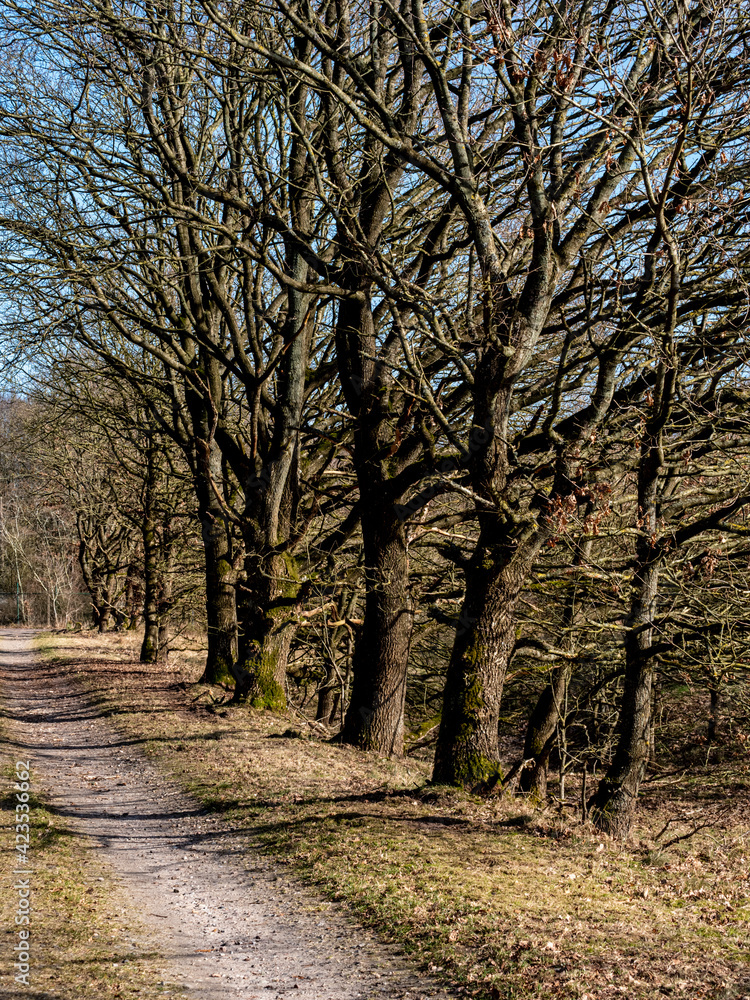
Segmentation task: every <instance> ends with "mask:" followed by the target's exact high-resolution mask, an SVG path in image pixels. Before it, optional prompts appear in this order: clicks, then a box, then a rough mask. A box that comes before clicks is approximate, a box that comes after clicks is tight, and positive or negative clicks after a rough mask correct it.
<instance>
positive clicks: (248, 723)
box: [44, 634, 750, 1000]
mask: <svg viewBox="0 0 750 1000" xmlns="http://www.w3.org/2000/svg"><path fill="white" fill-rule="evenodd" d="M44 646H45V650H46V653H47V655H49V656H51V657H54V658H55V659H56V660H57V661H58V663H59V664H60V667H61V669H65V670H66V671H67V672H69V673H72V674H73V675H74V676H75V677H76V678H77V679H78V681H79V683H80V684H81V685H83V686H84V687H85V689H86V690H87V691H88V693H89V695H90V697H92V698H94V699H95V700H96V701H97V702H98V703H99V704H100V706H101V709H102V711H104V712H106V713H109V714H111V715H112V717H113V722H114V723H115V724H116V725H117V726H118V727H119V728H120V729H122V730H123V732H125V733H127V734H128V735H129V736H132V737H135V738H137V739H138V740H140V741H141V742H142V744H143V746H144V748H145V750H146V751H147V752H148V753H149V754H150V755H151V756H152V757H153V758H154V760H155V761H156V762H158V764H159V765H160V766H161V767H162V768H163V769H164V770H165V771H166V772H168V773H170V774H171V775H173V776H174V777H175V778H177V780H179V781H180V782H181V783H182V784H183V786H185V787H186V788H188V789H189V790H190V791H192V792H193V794H195V795H196V796H198V797H199V798H200V799H201V800H202V801H203V802H204V803H206V804H208V805H210V806H211V807H212V808H214V809H215V810H217V811H219V812H221V813H222V814H223V815H224V817H225V819H226V821H227V822H228V823H232V824H233V825H234V826H240V827H242V828H243V829H244V830H246V832H247V835H248V837H249V839H250V841H251V842H252V843H253V844H256V845H258V846H260V847H261V848H262V849H263V850H265V851H269V852H274V853H275V854H277V855H278V857H279V859H280V860H283V861H284V862H285V863H288V864H289V865H290V866H292V867H293V868H294V869H295V870H296V871H297V872H298V873H299V874H300V875H302V876H303V877H304V878H305V879H307V880H308V881H310V882H312V883H314V884H316V885H317V886H319V887H320V889H321V891H323V892H325V893H326V894H327V895H330V896H332V897H335V898H338V899H341V900H344V901H346V902H347V903H348V904H349V905H350V906H351V907H352V908H353V909H354V910H355V911H356V912H357V914H358V916H359V917H360V919H364V920H366V921H368V922H369V923H371V924H373V925H375V926H377V927H378V928H379V929H380V930H381V933H383V935H384V936H385V937H387V938H389V939H391V940H393V941H397V942H399V943H400V944H401V945H402V946H403V947H404V948H405V949H406V950H407V951H411V952H413V953H414V954H415V955H416V956H417V957H418V959H419V960H420V961H421V962H422V963H423V965H424V966H425V967H427V968H431V969H432V970H434V971H439V972H440V971H441V972H443V974H444V975H445V976H446V977H448V978H449V979H450V980H452V981H453V982H455V983H460V984H462V986H463V989H464V991H465V992H466V993H467V994H468V995H474V996H477V997H491V998H500V997H502V998H513V997H517V998H524V1000H526V998H528V1000H547V998H578V1000H583V998H588V1000H615V998H618V1000H619V998H621V997H627V998H633V1000H647V998H656V997H669V996H673V997H684V998H687V1000H698V998H700V1000H719V998H722V1000H740V998H746V1000H747V998H750V965H749V964H748V958H749V956H750V952H749V951H748V945H749V944H750V872H749V871H748V869H749V867H750V843H748V836H749V835H750V831H749V828H748V821H747V817H748V808H747V805H748V781H747V769H746V767H745V766H744V765H739V764H736V763H735V764H734V765H732V767H733V770H732V769H731V768H730V769H729V770H727V769H725V771H721V770H716V769H714V770H712V771H709V770H708V769H707V770H706V774H705V775H704V776H703V780H702V781H700V782H697V783H696V782H695V780H694V779H691V780H687V779H685V780H682V781H681V783H676V782H675V779H674V778H668V777H665V778H664V780H663V781H662V782H661V783H660V782H653V783H652V784H650V785H649V786H648V791H647V795H646V799H645V808H644V810H643V824H642V826H641V828H640V829H639V830H638V831H637V835H636V837H635V839H634V841H633V842H632V843H631V844H628V845H621V844H617V843H614V842H611V841H609V840H607V839H606V838H601V837H600V836H598V835H596V834H595V832H594V831H592V830H591V829H590V828H589V827H588V826H587V825H585V824H582V823H580V822H579V821H578V820H577V819H576V818H575V817H571V816H570V815H566V816H561V815H558V814H557V813H555V812H550V811H547V812H534V811H533V810H532V809H531V807H530V806H529V805H528V804H526V803H523V802H521V803H519V802H518V801H514V800H512V799H503V798H494V799H489V800H488V799H478V798H475V797H472V796H469V795H466V794H462V793H458V792H455V791H452V790H449V789H440V788H434V787H431V786H429V784H428V770H427V766H426V765H425V764H423V763H421V762H419V761H406V762H398V761H387V760H383V759H382V758H379V757H377V756H375V755H373V754H366V753H361V752H358V751H355V750H352V749H351V748H347V747H339V746H335V745H331V744H329V743H326V742H324V741H322V740H321V739H320V738H319V736H317V735H316V734H315V732H314V729H313V728H312V727H311V726H310V725H308V724H307V723H306V722H305V721H304V720H303V719H301V718H300V717H299V716H295V717H289V718H286V717H285V718H279V717H271V716H260V715H257V714H253V713H252V712H250V711H249V710H248V709H246V708H240V707H231V706H227V705H219V704H217V703H216V702H217V700H218V699H219V698H220V696H221V695H222V694H223V692H221V691H220V690H219V689H214V690H209V689H208V688H205V687H200V686H196V685H194V683H193V682H194V681H195V679H196V677H197V676H198V675H199V672H200V664H199V662H198V660H197V659H196V658H195V657H192V658H191V659H188V658H187V657H185V658H183V659H181V660H178V662H177V664H176V665H175V666H174V667H172V668H171V669H170V670H169V671H164V670H162V669H161V668H159V669H155V668H150V667H145V666H143V665H140V664H138V663H137V662H135V661H134V650H135V640H134V638H133V637H129V636H104V637H100V636H98V635H92V634H88V635H82V636H75V637H71V636H67V635H61V636H52V637H46V638H45V639H44ZM691 781H692V782H693V783H691ZM728 781H731V782H732V784H733V787H734V799H733V802H732V808H731V810H730V809H727V808H726V807H725V803H724V794H723V793H724V789H725V788H726V785H727V782H728ZM670 782H671V784H670ZM668 820H669V821H670V822H669V824H668V826H667V828H666V831H664V832H661V831H662V828H663V827H664V825H665V823H667V821H668ZM702 823H707V824H708V825H707V826H705V827H703V828H701V829H698V830H696V832H695V833H693V834H692V835H690V836H688V835H689V834H691V831H692V830H694V829H695V828H697V827H701V824H702ZM660 833H661V835H660V836H658V837H657V834H660ZM683 836H684V838H685V839H681V840H678V841H677V842H676V843H674V844H673V845H672V846H670V847H664V846H663V845H664V843H665V842H667V843H668V842H669V841H670V840H675V838H678V837H683Z"/></svg>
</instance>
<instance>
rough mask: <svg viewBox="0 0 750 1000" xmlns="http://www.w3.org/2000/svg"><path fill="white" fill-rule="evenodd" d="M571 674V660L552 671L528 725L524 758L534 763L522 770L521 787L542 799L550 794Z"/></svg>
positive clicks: (520, 788) (519, 785) (519, 784)
mask: <svg viewBox="0 0 750 1000" xmlns="http://www.w3.org/2000/svg"><path fill="white" fill-rule="evenodd" d="M570 674H571V665H570V662H569V661H565V662H564V663H562V664H560V665H559V666H557V667H555V668H554V669H553V670H552V674H551V676H550V680H549V683H548V684H547V685H545V687H544V690H543V691H542V693H541V694H540V695H539V699H538V701H537V703H536V705H535V706H534V711H533V712H532V713H531V717H530V718H529V723H528V726H527V727H526V739H525V741H524V747H523V759H524V761H532V763H531V764H529V765H528V766H527V767H524V768H523V770H522V771H521V777H520V780H519V783H518V787H519V790H520V791H521V792H524V793H526V794H531V795H532V796H535V797H536V798H537V799H538V800H539V801H540V802H543V801H544V800H545V799H546V797H547V763H548V761H549V755H550V752H551V750H552V744H553V737H554V735H555V730H556V729H557V723H558V722H559V720H560V714H561V711H562V708H561V706H562V704H563V701H564V699H565V688H566V686H567V684H568V681H569V679H570Z"/></svg>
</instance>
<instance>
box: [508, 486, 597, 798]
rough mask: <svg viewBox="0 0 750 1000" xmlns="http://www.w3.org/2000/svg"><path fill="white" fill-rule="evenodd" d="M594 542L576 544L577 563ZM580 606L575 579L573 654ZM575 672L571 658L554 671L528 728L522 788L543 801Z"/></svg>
mask: <svg viewBox="0 0 750 1000" xmlns="http://www.w3.org/2000/svg"><path fill="white" fill-rule="evenodd" d="M592 510H593V503H592V502H591V501H589V502H588V503H587V504H586V505H585V507H584V510H583V517H582V519H581V520H582V521H583V523H585V521H586V518H587V517H588V515H589V514H591V512H592ZM592 544H593V543H592V539H590V538H587V539H584V540H583V541H582V542H579V543H578V544H577V545H576V551H575V559H574V566H582V565H583V564H584V562H585V561H586V560H587V559H588V558H589V557H590V555H591V548H592ZM579 607H580V602H579V600H578V581H577V580H575V579H574V580H573V581H572V582H571V590H570V591H569V593H568V596H567V598H566V601H565V608H564V611H563V623H562V624H563V628H564V630H565V633H567V634H566V635H565V637H564V638H563V644H564V646H565V649H566V652H570V653H572V652H573V651H574V649H575V640H574V639H573V636H572V629H573V626H574V625H575V623H576V618H577V615H578V611H579ZM571 672H572V664H571V662H570V661H569V660H566V661H564V662H563V663H561V664H559V665H558V666H556V667H555V668H554V669H553V670H552V672H551V674H550V679H549V683H548V684H547V685H546V686H545V688H544V690H543V691H542V693H541V694H540V695H539V700H538V701H537V703H536V706H535V708H534V711H533V712H532V713H531V717H530V718H529V723H528V726H527V727H526V740H525V742H524V748H523V759H524V761H528V760H531V761H533V763H532V764H530V765H529V766H528V767H525V768H523V770H522V771H521V778H520V781H519V790H520V791H521V792H525V793H530V794H532V795H534V796H536V797H537V798H538V799H539V801H544V800H545V799H546V797H547V763H548V761H549V755H550V752H551V750H552V744H553V741H554V736H555V730H556V729H557V725H558V722H559V721H560V718H561V715H562V711H563V704H564V702H565V692H566V690H567V686H568V682H569V681H570V675H571ZM561 766H562V765H561Z"/></svg>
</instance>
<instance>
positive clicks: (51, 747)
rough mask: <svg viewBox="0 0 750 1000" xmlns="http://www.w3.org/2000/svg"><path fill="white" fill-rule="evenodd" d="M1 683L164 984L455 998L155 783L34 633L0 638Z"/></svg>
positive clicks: (195, 990)
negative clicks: (143, 930) (157, 958)
mask: <svg viewBox="0 0 750 1000" xmlns="http://www.w3.org/2000/svg"><path fill="white" fill-rule="evenodd" d="M0 684H2V699H3V702H4V707H5V710H6V713H7V715H6V723H5V729H6V732H7V734H8V736H9V737H10V738H11V739H12V740H13V741H14V743H15V745H16V746H17V747H18V748H19V751H23V753H22V754H21V755H22V756H23V757H26V756H28V757H29V758H30V760H31V766H32V782H33V784H34V787H35V788H36V790H37V791H40V790H43V791H44V793H45V794H46V796H47V797H48V799H49V801H50V803H51V805H52V807H53V808H54V809H55V811H56V812H57V813H58V814H59V815H60V816H61V817H62V818H63V820H64V822H65V824H66V825H67V826H68V827H69V828H70V829H72V830H74V831H76V832H77V833H80V834H84V835H85V836H86V837H87V838H88V840H89V843H90V845H91V846H92V848H93V849H95V850H96V851H97V852H99V854H100V856H102V857H103V858H104V859H105V860H106V862H107V863H108V864H109V865H110V866H111V868H112V869H113V871H114V873H115V875H116V876H119V879H120V882H121V885H122V886H123V889H124V891H125V892H126V894H127V896H128V898H129V899H130V900H131V904H132V908H133V913H134V915H135V916H137V918H138V920H139V921H140V922H141V923H142V924H145V925H146V926H147V927H148V928H149V936H150V942H151V943H152V944H155V946H156V948H157V950H158V951H159V953H160V954H161V955H163V960H164V977H165V979H167V980H170V981H173V982H176V983H179V984H181V985H182V986H183V987H184V988H186V989H187V990H189V991H190V992H191V993H192V995H194V996H195V997H200V998H201V1000H219V998H221V1000H235V998H237V1000H254V998H268V1000H273V998H282V997H290V996H294V997H297V998H299V1000H355V998H384V1000H396V998H404V1000H405V998H410V1000H425V998H427V997H431V998H437V1000H450V998H451V997H452V996H453V994H450V993H448V992H446V991H445V990H444V989H443V988H441V987H440V986H439V985H438V984H436V983H433V982H431V981H430V980H429V979H427V978H426V977H425V976H423V975H421V974H419V973H418V972H417V971H416V970H415V969H414V968H413V967H412V966H410V965H409V963H408V961H407V960H406V959H405V958H403V957H402V956H399V955H398V954H397V953H396V952H395V951H393V950H392V949H390V948H388V947H387V946H385V945H383V944H381V943H379V942H378V941H377V940H376V938H375V937H374V936H373V935H372V934H370V933H369V932H368V931H366V930H363V929H362V927H360V926H358V925H357V924H356V922H355V921H354V919H353V918H352V917H351V916H349V915H348V914H347V913H346V912H345V911H344V910H343V909H341V908H339V907H338V906H336V905H334V904H331V903H328V902H325V901H323V900H321V899H318V898H316V897H315V896H314V894H313V893H311V892H309V891H308V890H306V889H305V888H303V887H301V886H300V885H298V884H297V883H295V882H294V881H293V880H292V879H290V878H289V877H288V876H287V875H286V874H285V873H283V872H282V871H280V870H278V869H277V868H276V867H275V866H274V865H273V862H272V861H269V860H268V859H266V858H264V857H262V856H261V855H259V854H257V853H255V852H253V850H252V848H250V847H249V846H248V845H247V843H245V842H243V841H242V840H241V839H240V837H239V836H238V835H237V834H236V833H233V832H232V831H231V830H227V829H226V827H225V826H224V825H222V824H221V822H220V821H218V820H217V819H216V818H214V817H212V816H210V815H206V814H205V813H204V812H203V811H202V809H201V807H200V806H199V805H198V804H197V803H196V802H194V801H192V800H191V799H190V798H188V797H187V796H185V795H184V794H183V793H182V792H181V791H180V790H179V789H178V788H177V787H176V786H174V785H172V784H170V783H169V782H168V781H166V780H165V779H164V777H163V776H162V775H161V774H160V773H159V772H158V771H157V770H156V768H155V767H154V766H153V765H152V764H151V763H150V762H149V761H148V759H147V758H146V757H145V756H144V755H143V754H142V753H141V752H140V751H139V749H138V747H137V746H135V745H133V742H132V740H129V739H126V738H124V737H123V736H122V734H120V733H118V731H117V730H116V728H115V727H114V726H113V724H112V723H111V721H110V720H108V719H106V718H101V717H98V715H97V709H96V708H95V707H93V706H92V705H90V704H88V703H87V701H86V700H85V698H84V697H83V696H82V695H81V694H80V693H79V692H78V691H77V690H76V689H75V687H74V686H73V685H72V684H70V683H68V682H67V681H66V680H65V679H64V678H62V677H61V676H60V672H59V670H57V669H52V668H50V667H48V666H46V665H45V664H44V663H43V662H42V661H41V660H40V658H39V657H38V655H37V654H36V653H35V652H34V649H33V632H32V631H30V630H21V629H0Z"/></svg>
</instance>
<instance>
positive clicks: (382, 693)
mask: <svg viewBox="0 0 750 1000" xmlns="http://www.w3.org/2000/svg"><path fill="white" fill-rule="evenodd" d="M362 486H363V483H362V481H361V480H360V490H362ZM365 488H366V487H365ZM362 539H363V543H364V558H365V586H366V593H365V613H364V623H363V626H362V632H361V633H360V636H359V638H358V641H357V644H356V646H355V650H354V661H353V670H352V677H353V680H352V693H351V700H350V702H349V707H348V710H347V713H346V717H345V719H344V727H343V730H342V733H341V739H342V741H343V742H344V743H350V744H352V745H353V746H357V747H360V749H362V750H376V751H377V752H378V753H382V754H387V755H393V756H401V754H402V753H403V745H404V704H405V700H406V672H407V667H408V663H409V649H410V645H411V633H412V626H413V612H412V607H411V595H410V592H409V556H408V551H407V540H406V532H405V530H404V523H403V521H401V520H399V518H398V516H397V514H396V511H395V507H394V505H393V504H390V505H385V506H384V505H383V503H382V501H381V502H380V503H378V500H377V497H374V496H371V497H370V502H368V498H367V494H365V496H364V497H363V510H362Z"/></svg>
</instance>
